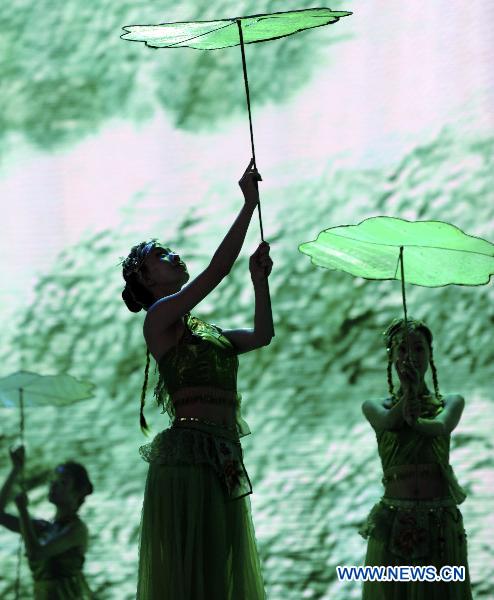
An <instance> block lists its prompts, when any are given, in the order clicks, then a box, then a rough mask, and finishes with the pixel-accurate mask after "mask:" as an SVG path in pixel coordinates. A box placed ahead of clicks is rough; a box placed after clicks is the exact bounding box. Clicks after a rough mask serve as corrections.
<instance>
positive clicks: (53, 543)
mask: <svg viewBox="0 0 494 600" xmlns="http://www.w3.org/2000/svg"><path fill="white" fill-rule="evenodd" d="M10 457H11V461H12V470H11V472H10V474H9V476H8V477H7V480H6V481H5V483H4V485H3V487H2V489H1V490H0V525H3V526H4V527H6V528H7V529H10V531H14V532H16V533H21V534H22V537H23V538H24V544H25V547H26V554H27V557H28V560H29V566H30V569H31V572H32V576H33V580H34V598H35V600H86V599H90V598H92V597H93V596H92V594H91V592H90V590H89V587H88V585H87V583H86V580H85V578H84V575H83V573H82V567H83V565H84V555H85V553H86V550H87V544H88V531H87V527H86V525H85V524H84V522H83V521H82V520H81V519H80V517H79V515H78V514H77V513H78V510H79V508H80V506H81V505H82V503H83V502H84V499H85V498H86V496H87V495H88V494H91V493H92V491H93V486H92V484H91V482H90V480H89V477H88V474H87V471H86V469H85V468H84V467H83V466H82V465H81V464H79V463H76V462H72V461H68V462H65V463H63V464H60V465H58V466H57V467H56V468H55V471H54V476H53V480H52V482H51V484H50V489H49V494H48V500H49V501H50V502H51V503H52V504H54V505H55V507H56V512H55V516H54V518H53V520H52V521H44V520H41V519H33V518H32V517H31V516H30V514H29V510H28V498H27V495H26V494H25V493H24V492H21V493H20V494H18V495H17V496H16V497H15V503H16V505H17V509H18V511H19V517H16V516H14V515H11V514H8V513H6V512H5V505H6V504H7V501H8V499H9V496H10V495H11V492H12V487H13V485H14V483H15V481H16V479H17V478H18V477H19V475H20V473H21V471H22V469H23V466H24V460H25V453H24V447H23V446H19V447H18V448H17V449H15V450H13V451H11V452H10Z"/></svg>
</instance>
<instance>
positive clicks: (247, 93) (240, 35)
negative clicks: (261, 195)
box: [237, 19, 274, 337]
mask: <svg viewBox="0 0 494 600" xmlns="http://www.w3.org/2000/svg"><path fill="white" fill-rule="evenodd" d="M237 27H238V35H239V37H240V52H241V53H242V69H243V72H244V84H245V97H246V99H247V112H248V113H249V130H250V146H251V149H252V160H253V162H254V168H255V169H257V164H256V150H255V148H254V129H253V127H252V112H251V110H250V93H249V80H248V78H247V62H246V60H245V48H244V35H243V32H242V20H241V19H237ZM257 210H258V213H259V226H260V228H261V241H263V242H264V229H263V226H262V214H261V201H260V200H259V202H258V203H257ZM266 285H267V288H268V301H269V312H270V314H271V332H272V334H273V337H274V324H273V312H272V309H271V294H270V293H269V281H268V278H267V277H266Z"/></svg>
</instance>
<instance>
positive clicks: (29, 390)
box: [0, 371, 94, 443]
mask: <svg viewBox="0 0 494 600" xmlns="http://www.w3.org/2000/svg"><path fill="white" fill-rule="evenodd" d="M93 390H94V385H93V384H92V383H90V382H89V381H81V380H79V379H76V378H75V377H72V376H71V375H68V374H66V373H64V374H60V375H38V374H37V373H31V372H29V371H17V372H16V373H12V374H11V375H8V376H7V377H4V378H2V379H0V404H2V405H3V406H5V407H7V408H11V407H14V406H19V411H20V421H19V423H20V425H19V429H20V438H21V443H24V429H25V416H24V412H25V411H24V407H26V406H66V405H68V404H72V403H73V402H78V401H79V400H85V399H87V398H91V396H92V395H93Z"/></svg>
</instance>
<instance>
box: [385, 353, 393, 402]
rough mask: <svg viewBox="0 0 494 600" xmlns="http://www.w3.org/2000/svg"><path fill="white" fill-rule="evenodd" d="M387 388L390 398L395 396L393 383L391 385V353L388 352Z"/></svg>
mask: <svg viewBox="0 0 494 600" xmlns="http://www.w3.org/2000/svg"><path fill="white" fill-rule="evenodd" d="M387 374H388V390H389V394H390V396H391V398H393V399H394V398H395V392H394V385H393V361H392V360H391V353H390V352H388V369H387Z"/></svg>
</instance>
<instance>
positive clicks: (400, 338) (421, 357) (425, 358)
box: [392, 331, 430, 377]
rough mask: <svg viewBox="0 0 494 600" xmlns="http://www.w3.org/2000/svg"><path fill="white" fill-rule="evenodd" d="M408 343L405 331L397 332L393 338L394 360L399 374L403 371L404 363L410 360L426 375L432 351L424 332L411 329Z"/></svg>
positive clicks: (422, 374)
mask: <svg viewBox="0 0 494 600" xmlns="http://www.w3.org/2000/svg"><path fill="white" fill-rule="evenodd" d="M408 343H409V348H410V353H409V350H408V346H407V340H406V336H405V333H404V332H400V333H397V334H396V336H395V339H394V340H393V346H392V361H393V364H394V366H395V369H396V371H397V373H398V375H400V374H401V372H402V367H403V363H404V362H405V361H406V360H410V361H411V363H412V364H413V366H414V367H415V368H416V369H417V371H418V372H419V373H420V375H421V377H424V375H425V373H426V371H427V368H428V366H429V359H430V351H429V344H428V343H427V339H426V338H425V336H424V334H423V333H421V332H420V331H410V332H409V333H408Z"/></svg>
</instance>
